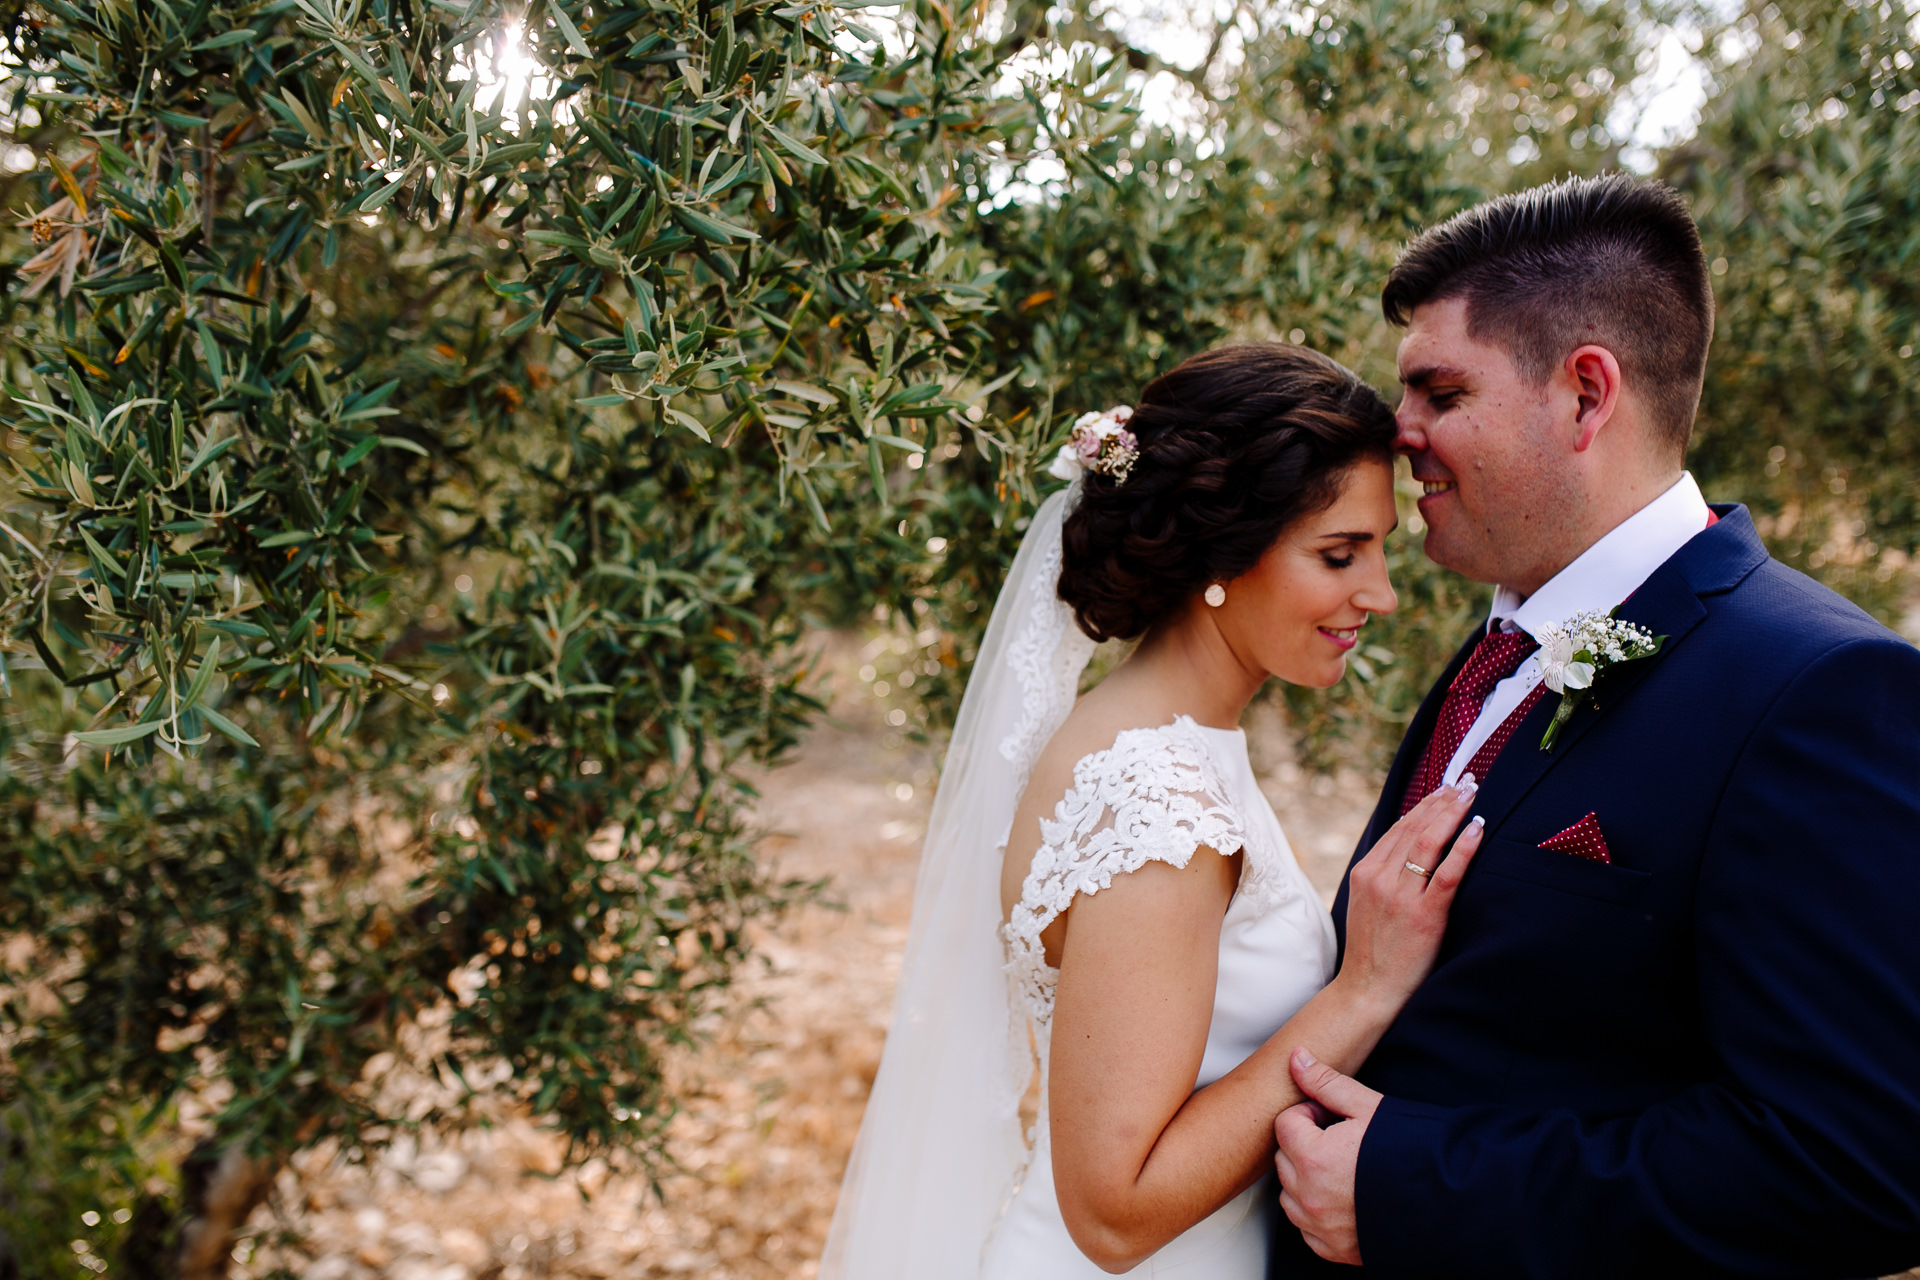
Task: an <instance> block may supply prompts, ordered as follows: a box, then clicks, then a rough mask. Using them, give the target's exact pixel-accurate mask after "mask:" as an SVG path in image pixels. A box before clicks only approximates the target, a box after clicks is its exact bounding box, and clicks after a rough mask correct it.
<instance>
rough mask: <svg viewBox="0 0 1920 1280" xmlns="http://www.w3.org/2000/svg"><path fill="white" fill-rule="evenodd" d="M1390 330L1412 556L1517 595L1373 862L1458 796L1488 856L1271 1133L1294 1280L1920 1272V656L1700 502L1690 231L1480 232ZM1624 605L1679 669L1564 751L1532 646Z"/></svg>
mask: <svg viewBox="0 0 1920 1280" xmlns="http://www.w3.org/2000/svg"><path fill="white" fill-rule="evenodd" d="M1382 305H1383V308H1384V310H1385V312H1386V315H1387V317H1388V318H1389V319H1390V320H1392V321H1393V322H1394V323H1396V324H1399V325H1403V326H1404V327H1405V330H1406V334H1405V337H1404V338H1403V339H1402V341H1401V343H1400V352H1399V366H1400V377H1401V380H1402V382H1403V383H1404V384H1405V387H1406V392H1405V398H1404V400H1403V402H1402V404H1401V407H1400V410H1399V415H1398V416H1399V421H1400V437H1399V449H1400V451H1401V452H1402V453H1405V454H1406V455H1407V456H1408V457H1409V458H1410V459H1411V460H1412V463H1413V474H1414V477H1415V478H1416V479H1417V480H1419V481H1421V482H1422V484H1423V485H1424V486H1425V489H1426V495H1425V496H1424V497H1423V498H1422V499H1421V500H1420V512H1421V516H1422V517H1423V519H1424V520H1425V522H1426V526H1427V534H1426V550H1427V553H1428V554H1429V555H1430V556H1431V557H1432V558H1433V559H1434V560H1435V561H1436V562H1437V563H1439V564H1441V565H1444V566H1446V567H1448V568H1450V569H1453V570H1455V571H1457V572H1459V573H1462V574H1465V575H1466V576H1467V577H1469V578H1473V579H1476V580H1478V581H1481V582H1485V583H1489V584H1492V585H1493V586H1494V587H1495V594H1494V604H1493V612H1492V617H1491V618H1490V619H1489V622H1488V625H1487V628H1486V630H1485V631H1484V632H1483V633H1479V634H1476V635H1475V636H1474V637H1473V638H1471V639H1470V640H1469V641H1468V643H1467V644H1466V645H1465V646H1463V647H1462V649H1461V650H1460V653H1459V654H1458V655H1457V656H1456V657H1455V658H1454V660H1453V663H1452V665H1451V666H1450V667H1448V669H1447V671H1446V673H1445V674H1444V675H1443V676H1442V677H1441V679H1440V682H1439V683H1438V684H1437V685H1436V686H1435V687H1434V689H1433V691H1432V693H1431V694H1429V695H1428V697H1427V700H1426V702H1425V704H1424V705H1423V706H1422V707H1421V708H1420V711H1419V714H1418V715H1417V716H1416V717H1415V718H1414V721H1413V724H1412V726H1411V728H1410V729H1409V731H1408V733H1407V737H1406V740H1405V742H1403V743H1402V744H1401V747H1400V752H1399V755H1398V757H1397V758H1396V759H1395V761H1394V764H1393V770H1392V772H1391V773H1390V774H1389V775H1388V778H1387V785H1386V790H1385V793H1384V794H1383V795H1382V797H1381V800H1380V804H1379V807H1378V808H1377V809H1376V810H1375V812H1374V815H1373V820H1372V822H1371V823H1370V824H1369V825H1368V827H1367V831H1366V834H1365V835H1364V836H1363V837H1362V839H1361V843H1360V852H1362V853H1364V852H1365V851H1366V850H1367V849H1369V848H1371V847H1372V845H1373V843H1374V842H1375V841H1376V840H1377V839H1379V837H1380V836H1381V835H1382V833H1384V832H1385V831H1386V829H1387V828H1388V827H1389V826H1391V825H1392V823H1393V822H1394V820H1395V819H1396V818H1398V817H1399V816H1400V814H1401V813H1403V812H1404V811H1405V810H1406V809H1407V808H1408V807H1409V806H1410V805H1411V804H1412V803H1413V802H1414V801H1416V800H1418V799H1419V798H1420V796H1421V795H1423V794H1425V792H1427V791H1429V790H1432V789H1433V788H1435V787H1437V786H1441V785H1444V784H1447V783H1451V782H1453V781H1454V780H1455V779H1456V778H1457V777H1458V776H1459V775H1460V774H1462V773H1465V772H1472V773H1473V774H1474V775H1475V776H1476V777H1478V778H1479V779H1481V788H1480V792H1479V797H1478V801H1477V805H1476V812H1478V813H1479V814H1481V815H1483V816H1484V817H1485V818H1486V821H1487V835H1486V839H1485V843H1484V844H1483V845H1482V847H1481V849H1480V852H1479V855H1478V858H1477V860H1476V862H1475V864H1474V867H1473V869H1472V870H1471V871H1470V872H1469V873H1468V876H1467V879H1466V881H1465V883H1464V884H1463V886H1462V887H1461V889H1460V891H1459V897H1458V898H1457V900H1456V901H1455V903H1454V906H1453V912H1452V920H1451V924H1450V927H1449V931H1448V936H1447V942H1446V945H1445V947H1444V949H1443V950H1442V952H1441V955H1440V959H1439V962H1438V964H1437V966H1436V967H1435V969H1434V972H1433V975H1432V976H1431V977H1430V978H1429V979H1428V981H1427V983H1426V985H1425V986H1423V987H1422V988H1421V989H1420V990H1419V992H1418V993H1417V994H1416V995H1415V996H1414V998H1413V999H1412V1001H1411V1002H1410V1003H1409V1004H1408V1005H1407V1007H1406V1010H1405V1012H1404V1013H1403V1014H1402V1015H1401V1017H1400V1019H1399V1021H1398V1022H1397V1023H1395V1025H1394V1026H1393V1028H1392V1029H1391V1030H1390V1031H1389V1032H1388V1033H1387V1035H1386V1036H1385V1038H1384V1039H1382V1041H1381V1042H1380V1045H1379V1047H1378V1048H1377V1049H1376V1050H1375V1051H1374V1053H1373V1055H1372V1057H1371V1058H1370V1059H1369V1060H1368V1061H1367V1063H1366V1066H1365V1067H1364V1068H1363V1069H1362V1071H1361V1072H1360V1075H1359V1080H1358V1081H1357V1082H1356V1081H1354V1080H1351V1079H1348V1078H1347V1077H1345V1076H1342V1075H1339V1074H1338V1073H1336V1072H1334V1071H1332V1070H1331V1069H1330V1068H1327V1067H1325V1066H1323V1065H1321V1064H1318V1063H1314V1062H1313V1061H1312V1060H1311V1059H1310V1058H1302V1057H1299V1056H1296V1058H1295V1061H1294V1064H1293V1066H1294V1073H1295V1076H1296V1078H1297V1079H1299V1081H1300V1083H1301V1085H1302V1087H1303V1088H1304V1089H1305V1090H1306V1092H1307V1093H1308V1094H1309V1095H1310V1096H1312V1097H1314V1098H1316V1099H1318V1101H1319V1103H1320V1107H1319V1108H1315V1107H1314V1106H1313V1105H1312V1104H1302V1106H1300V1107H1295V1108H1293V1109H1291V1110H1289V1111H1288V1112H1286V1113H1284V1114H1282V1115H1281V1117H1280V1118H1279V1120H1278V1121H1277V1122H1276V1126H1275V1127H1276V1132H1277V1134H1278V1137H1279V1140H1280V1152H1279V1155H1278V1157H1277V1158H1276V1164H1277V1166H1278V1169H1279V1172H1280V1177H1281V1183H1282V1187H1283V1192H1282V1196H1281V1205H1282V1207H1283V1209H1284V1210H1285V1211H1286V1213H1287V1215H1288V1217H1289V1218H1290V1219H1291V1220H1292V1222H1293V1223H1294V1225H1295V1226H1296V1227H1298V1228H1299V1230H1300V1233H1301V1238H1294V1237H1293V1235H1292V1233H1291V1232H1282V1236H1283V1237H1285V1239H1283V1242H1282V1247H1281V1249H1280V1250H1279V1256H1278V1257H1277V1259H1276V1262H1275V1268H1274V1274H1275V1276H1276V1277H1286V1276H1296V1275H1300V1274H1307V1273H1312V1272H1313V1271H1314V1270H1315V1269H1316V1264H1315V1263H1314V1261H1313V1259H1312V1258H1311V1257H1309V1256H1307V1254H1306V1252H1305V1249H1306V1248H1309V1247H1310V1248H1311V1249H1312V1250H1313V1252H1314V1253H1317V1254H1319V1255H1320V1256H1321V1257H1322V1258H1326V1259H1330V1260H1332V1261H1335V1262H1342V1263H1350V1264H1363V1265H1365V1266H1366V1267H1368V1268H1369V1269H1370V1273H1371V1274H1373V1275H1374V1276H1377V1277H1400V1276H1406V1277H1423V1278H1425V1277H1475V1278H1489V1280H1491V1278H1495V1277H1508V1276H1516V1277H1517V1276H1542V1277H1589V1276H1590V1277H1606V1278H1608V1280H1612V1278H1614V1277H1640V1276H1688V1277H1694V1276H1796V1277H1797V1276H1807V1277H1812V1276H1861V1275H1877V1274H1882V1273H1886V1272H1892V1271H1898V1270H1900V1269H1902V1268H1904V1267H1910V1266H1914V1265H1915V1264H1920V652H1916V651H1915V649H1914V648H1913V647H1912V646H1910V645H1908V644H1907V643H1906V642H1904V641H1902V640H1901V639H1899V638H1898V637H1896V636H1895V635H1893V634H1892V633H1891V632H1889V631H1887V630H1886V629H1885V628H1884V627H1881V626H1880V625H1879V624H1877V623H1875V622H1874V621H1873V620H1872V619H1870V618H1869V617H1868V616H1867V615H1866V614H1864V613H1862V612H1861V611H1860V610H1859V609H1857V608H1855V607H1854V606H1853V605H1851V604H1849V603H1848V602H1847V601H1845V600H1843V599H1841V598H1840V597H1839V596H1837V595H1835V594H1834V593H1833V592H1831V591H1828V590H1826V589H1825V588H1823V587H1821V586H1819V585H1817V584H1815V583H1814V582H1812V581H1810V580H1809V579H1807V578H1805V577H1803V576H1801V575H1800V574H1798V573H1795V572H1794V571H1793V570H1791V569H1788V568H1786V567H1784V566H1783V565H1781V564H1780V563H1779V562H1777V561H1775V560H1772V559H1769V558H1768V556H1767V552H1766V549H1765V547H1763V546H1762V545H1761V542H1760V539H1759V537H1758V535H1757V534H1756V533H1755V531H1754V526H1753V521H1752V519H1751V517H1749V515H1748V514H1747V512H1746V510H1745V508H1743V507H1739V506H1720V507H1717V508H1709V507H1708V505H1707V503H1706V502H1705V500H1704V499H1703V498H1702V496H1701V494H1700V491H1699V489H1698V488H1697V487H1696V486H1695V484H1694V481H1693V479H1692V477H1691V476H1690V475H1688V474H1687V473H1686V472H1685V471H1683V470H1682V459H1683V456H1684V453H1685V450H1686V445H1687V439H1688V434H1689V431H1690V429H1691V426H1692V421H1693V415H1694V410H1695V407H1696V405H1697V403H1698V401H1699V397H1700V388H1701V381H1702V376H1703V372H1704V368H1705V364H1706V356H1707V347H1708V342H1709V339H1710V337H1711V335H1712V331H1713V297H1712V292H1711V289H1710V287H1709V284H1708V275H1707V267H1706V262H1705V259H1704V256H1703V254H1702V252H1701V246H1700V240H1699V235H1698V232H1697V231H1696V229H1695V227H1694V225H1693V221H1692V219H1691V218H1690V217H1689V215H1688V213H1687V210H1686V207H1685V206H1684V205H1683V204H1682V202H1681V201H1680V199H1679V198H1678V197H1677V196H1676V195H1674V193H1673V192H1671V191H1670V190H1668V189H1667V188H1665V187H1662V186H1659V185H1656V184H1651V183H1641V182H1635V181H1631V180H1629V179H1626V178H1622V177H1607V178H1600V179H1594V180H1582V181H1567V182H1564V183H1557V184H1554V185H1551V186H1547V187H1541V188H1537V189H1535V190H1532V191H1528V192H1524V193H1522V194H1520V195H1517V196H1510V197H1505V198H1502V199H1499V200H1495V201H1492V202H1491V203H1488V204H1485V205H1481V206H1479V207H1477V208H1474V209H1470V210H1468V211H1467V212H1465V213H1463V214H1461V215H1459V216H1458V217H1456V218H1454V219H1452V220H1451V221H1449V222H1446V223H1444V224H1442V225H1440V226H1438V227H1435V228H1433V229H1432V230H1430V231H1428V232H1426V233H1425V234H1424V235H1422V236H1421V237H1419V238H1418V239H1417V240H1415V241H1414V242H1413V244H1412V245H1411V246H1410V247H1409V248H1408V250H1407V252H1406V254H1405V255H1404V256H1403V257H1402V258H1401V260H1400V262H1399V264H1398V265H1397V266H1396V267H1395V268H1394V270H1393V273H1392V275H1391V276H1390V277H1389V279H1388V281H1387V285H1386V289H1385V292H1384V294H1383V297H1382ZM1615 606H1619V607H1620V608H1619V616H1620V618H1622V619H1624V620H1627V621H1630V622H1632V623H1635V624H1637V625H1638V626H1640V627H1642V628H1644V629H1645V630H1646V631H1647V632H1650V633H1652V635H1654V636H1664V637H1665V640H1664V642H1663V643H1662V644H1661V647H1660V649H1659V651H1658V653H1657V654H1655V655H1654V656H1651V657H1644V658H1640V659H1638V660H1636V661H1627V662H1622V663H1620V664H1618V665H1615V666H1613V667H1611V668H1609V669H1605V670H1602V671H1601V672H1600V674H1599V675H1598V677H1597V678H1596V680H1595V681H1594V683H1593V686H1592V688H1591V689H1589V690H1588V691H1587V695H1588V696H1586V697H1585V699H1584V701H1582V702H1581V703H1580V704H1579V705H1578V708H1577V709H1576V710H1574V712H1573V714H1572V716H1571V718H1570V719H1568V720H1567V721H1566V722H1565V724H1564V725H1563V726H1562V728H1561V730H1560V732H1559V734H1558V737H1557V740H1556V741H1555V742H1554V744H1553V746H1552V749H1551V750H1545V749H1543V748H1542V746H1541V740H1542V737H1543V736H1544V735H1545V733H1546V731H1547V729H1548V726H1549V724H1550V723H1551V722H1552V721H1553V718H1554V713H1555V710H1556V708H1557V707H1558V705H1559V704H1560V702H1561V698H1562V694H1561V693H1558V692H1555V691H1553V690H1552V689H1550V688H1547V687H1546V686H1545V685H1544V684H1543V682H1542V668H1541V664H1540V663H1538V662H1535V661H1533V655H1534V653H1535V652H1537V651H1538V644H1537V640H1538V638H1539V637H1540V636H1541V635H1542V634H1543V632H1546V631H1547V629H1548V628H1549V626H1550V625H1551V624H1555V623H1561V622H1565V621H1567V620H1569V619H1571V618H1572V617H1573V616H1574V615H1576V614H1579V613H1582V612H1585V611H1589V610H1599V611H1602V612H1604V611H1607V610H1610V609H1613V608H1614V607H1615ZM1548 638H1549V639H1551V635H1550V634H1549V636H1548ZM1421 870H1428V871H1430V870H1431V869H1430V868H1426V869H1421V868H1411V867H1410V868H1408V869H1406V871H1405V872H1404V874H1407V875H1415V874H1419V873H1420V871H1421ZM1345 896H1346V890H1345V888H1344V887H1343V888H1342V890H1341V900H1340V901H1339V902H1337V903H1336V904H1335V908H1334V918H1335V920H1336V921H1342V920H1344V918H1345ZM1343 1117H1344V1118H1343ZM1323 1126H1324V1127H1323ZM1302 1240H1304V1245H1303V1243H1302ZM1343 1274H1351V1273H1343Z"/></svg>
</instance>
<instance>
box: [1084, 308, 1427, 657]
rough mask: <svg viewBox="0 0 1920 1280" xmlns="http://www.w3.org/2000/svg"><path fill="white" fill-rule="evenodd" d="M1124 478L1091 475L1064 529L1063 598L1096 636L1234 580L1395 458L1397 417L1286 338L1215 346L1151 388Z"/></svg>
mask: <svg viewBox="0 0 1920 1280" xmlns="http://www.w3.org/2000/svg"><path fill="white" fill-rule="evenodd" d="M1127 430H1129V431H1131V432H1132V433H1133V434H1134V436H1135V437H1136V438H1137V439H1138V440H1139V442H1140V458H1139V460H1138V461H1137V462H1136V463H1135V464H1134V466H1133V471H1132V474H1131V475H1130V476H1129V477H1128V478H1127V479H1126V481H1125V482H1124V483H1120V482H1117V481H1115V480H1114V479H1113V478H1112V477H1110V476H1106V475H1100V474H1096V473H1092V472H1089V473H1088V474H1087V476H1086V479H1085V485H1086V488H1085V492H1084V493H1083V494H1082V495H1081V498H1080V503H1079V505H1078V506H1077V507H1075V508H1074V510H1073V513H1072V514H1071V515H1069V516H1068V517H1067V521H1066V526H1065V528H1064V529H1063V530H1062V534H1061V536H1062V540H1063V541H1062V560H1061V568H1060V598H1061V599H1062V600H1064V601H1066V603H1067V604H1068V605H1069V606H1071V607H1072V609H1073V615H1074V618H1075V619H1076V620H1077V621H1078V622H1079V624H1080V629H1081V630H1082V631H1084V632H1086V633H1087V634H1088V635H1089V636H1091V637H1093V638H1094V639H1095V640H1115V639H1129V638H1131V637H1133V636H1137V635H1140V634H1141V633H1142V632H1144V631H1146V630H1147V629H1148V628H1149V627H1151V626H1153V625H1154V624H1155V623H1156V622H1159V621H1161V620H1162V619H1164V618H1166V617H1168V616H1170V615H1171V614H1172V613H1173V612H1174V611H1175V610H1176V609H1178V608H1180V607H1181V605H1183V604H1184V603H1185V602H1186V601H1188V600H1189V599H1191V598H1192V597H1193V596H1194V595H1195V594H1196V593H1197V592H1199V591H1201V590H1203V589H1204V588H1205V587H1206V586H1207V584H1209V583H1213V582H1226V581H1229V580H1230V579H1233V578H1237V577H1239V576H1240V575H1241V574H1243V573H1245V572H1247V571H1248V570H1249V569H1251V568H1253V566H1254V565H1255V564H1256V563H1257V562H1258V561H1259V559H1260V557H1261V556H1263V555H1265V554H1266V552H1267V549H1268V548H1270V547H1271V546H1273V544H1274V543H1275V542H1276V541H1278V540H1279V538H1280V535H1281V534H1282V533H1283V532H1285V531H1286V529H1287V527H1288V526H1289V525H1292V524H1293V523H1294V522H1295V521H1297V520H1299V519H1301V518H1302V517H1304V516H1309V515H1312V514H1314V513H1315V512H1318V511H1322V510H1324V509H1325V508H1326V507H1328V506H1329V505H1331V504H1332V502H1333V501H1334V499H1335V498H1337V497H1338V496H1339V493H1340V485H1341V481H1342V477H1343V476H1344V474H1345V472H1346V471H1347V470H1348V468H1350V467H1352V466H1353V465H1354V464H1355V463H1357V462H1359V461H1361V460H1362V459H1365V458H1382V459H1391V457H1392V450H1393V437H1394V425H1393V411H1392V410H1391V409H1389V408H1388V407H1387V405H1386V403H1385V402H1384V401H1382V400H1381V399H1380V396H1379V395H1378V394H1377V393H1376V392H1375V391H1374V389H1373V388H1372V387H1369V386H1368V385H1367V384H1366V383H1364V382H1362V381H1361V380H1360V379H1359V378H1358V377H1357V376H1356V375H1355V374H1354V373H1353V372H1352V371H1351V370H1349V369H1347V368H1346V367H1344V366H1343V365H1341V364H1339V363H1338V362H1337V361H1334V360H1330V359H1328V358H1327V357H1326V356H1323V355H1321V354H1320V353H1319V352H1317V351H1309V350H1307V349H1306V348H1305V347H1296V346H1289V345H1286V344H1282V343H1277V342H1274V343H1249V344H1243V345H1235V346H1227V347H1219V348H1216V349H1214V350H1212V351H1206V352H1202V353H1201V354H1199V355H1197V356H1193V357H1191V358H1190V359H1187V360H1184V361H1182V362H1181V363H1180V364H1178V365H1176V366H1175V367H1174V368H1172V369H1169V370H1168V371H1167V372H1166V373H1163V374H1161V375H1160V376H1159V377H1157V378H1155V379H1154V380H1153V381H1152V382H1150V383H1148V384H1147V387H1146V390H1145V391H1143V392H1141V394H1140V402H1139V403H1138V404H1137V405H1135V406H1134V410H1133V418H1132V420H1131V421H1129V422H1128V423H1127Z"/></svg>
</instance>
